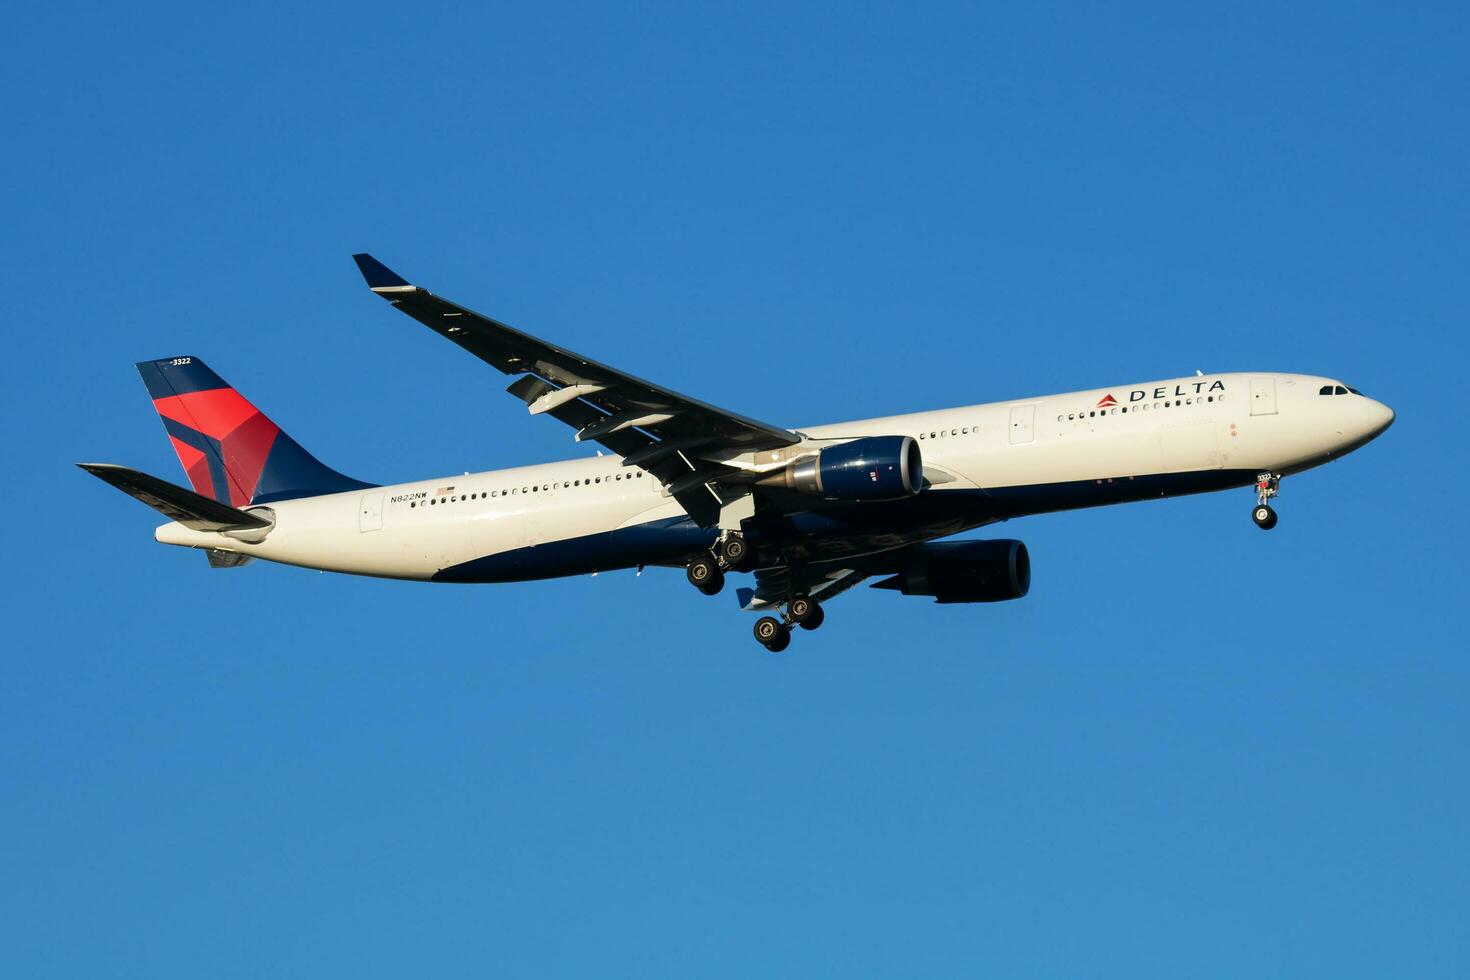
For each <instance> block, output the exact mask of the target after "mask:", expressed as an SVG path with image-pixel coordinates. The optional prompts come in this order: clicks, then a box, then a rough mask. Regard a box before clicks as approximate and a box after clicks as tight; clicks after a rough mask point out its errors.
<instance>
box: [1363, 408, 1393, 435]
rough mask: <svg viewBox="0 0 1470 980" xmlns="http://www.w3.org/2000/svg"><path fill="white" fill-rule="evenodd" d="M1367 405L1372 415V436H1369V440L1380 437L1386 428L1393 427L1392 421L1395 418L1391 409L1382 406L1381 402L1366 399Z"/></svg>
mask: <svg viewBox="0 0 1470 980" xmlns="http://www.w3.org/2000/svg"><path fill="white" fill-rule="evenodd" d="M1368 403H1369V406H1370V407H1371V411H1372V414H1373V429H1372V433H1373V434H1372V435H1371V436H1369V438H1370V439H1371V438H1374V437H1376V436H1379V435H1382V434H1383V433H1384V432H1385V431H1387V429H1388V427H1389V426H1390V425H1393V420H1394V418H1395V416H1394V413H1393V409H1391V408H1389V407H1388V406H1387V405H1385V404H1383V402H1379V401H1374V400H1373V399H1371V398H1370V399H1368Z"/></svg>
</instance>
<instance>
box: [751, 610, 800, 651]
mask: <svg viewBox="0 0 1470 980" xmlns="http://www.w3.org/2000/svg"><path fill="white" fill-rule="evenodd" d="M752 632H754V633H755V641H756V642H757V643H759V644H761V645H763V646H770V645H771V644H772V643H775V642H777V641H778V640H779V639H780V638H781V637H782V636H785V637H786V642H787V643H790V642H791V631H790V630H788V629H787V628H786V624H785V623H783V622H781V621H780V620H779V619H777V618H776V617H775V616H762V617H761V618H760V619H757V620H756V621H755V629H754V630H753V631H752Z"/></svg>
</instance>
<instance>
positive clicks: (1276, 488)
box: [1251, 473, 1281, 531]
mask: <svg viewBox="0 0 1470 980" xmlns="http://www.w3.org/2000/svg"><path fill="white" fill-rule="evenodd" d="M1280 492H1281V477H1279V476H1277V475H1276V474H1275V473H1262V474H1261V475H1260V476H1258V477H1256V509H1255V510H1253V511H1251V520H1253V521H1255V522H1256V527H1258V528H1260V529H1261V530H1262V531H1269V530H1271V529H1272V528H1273V527H1275V526H1276V511H1274V510H1272V509H1271V505H1270V504H1268V503H1267V502H1266V501H1268V500H1270V499H1271V498H1272V497H1274V496H1276V494H1278V493H1280Z"/></svg>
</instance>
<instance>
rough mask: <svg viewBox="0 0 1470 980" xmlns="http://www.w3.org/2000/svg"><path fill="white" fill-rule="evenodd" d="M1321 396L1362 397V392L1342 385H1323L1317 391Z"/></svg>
mask: <svg viewBox="0 0 1470 980" xmlns="http://www.w3.org/2000/svg"><path fill="white" fill-rule="evenodd" d="M1317 394H1319V395H1347V394H1353V395H1361V394H1362V392H1361V391H1359V390H1358V389H1356V388H1345V387H1343V386H1342V385H1323V386H1322V387H1321V388H1318V389H1317Z"/></svg>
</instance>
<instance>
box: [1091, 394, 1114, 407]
mask: <svg viewBox="0 0 1470 980" xmlns="http://www.w3.org/2000/svg"><path fill="white" fill-rule="evenodd" d="M1116 404H1118V399H1116V398H1114V397H1113V396H1112V394H1111V393H1109V394H1106V395H1104V396H1103V399H1102V401H1100V402H1098V403H1097V406H1096V407H1097V408H1111V407H1113V406H1114V405H1116Z"/></svg>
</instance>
